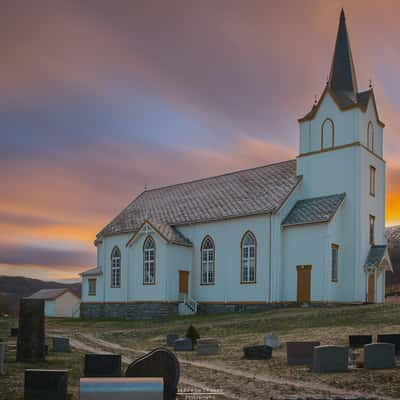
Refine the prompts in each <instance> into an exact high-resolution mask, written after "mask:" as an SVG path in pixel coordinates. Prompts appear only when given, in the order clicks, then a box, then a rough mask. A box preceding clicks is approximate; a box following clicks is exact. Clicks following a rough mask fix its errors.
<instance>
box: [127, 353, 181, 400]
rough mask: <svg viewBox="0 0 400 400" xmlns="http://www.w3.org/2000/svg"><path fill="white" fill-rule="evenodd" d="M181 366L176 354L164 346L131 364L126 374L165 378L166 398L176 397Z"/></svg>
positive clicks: (133, 376)
mask: <svg viewBox="0 0 400 400" xmlns="http://www.w3.org/2000/svg"><path fill="white" fill-rule="evenodd" d="M179 375H180V366H179V361H178V359H177V358H176V356H175V354H174V353H172V352H171V351H169V350H167V349H163V348H159V349H155V350H153V351H151V352H150V353H148V354H146V355H144V356H143V357H140V358H138V359H137V360H135V361H134V362H133V363H132V364H131V365H129V367H128V369H127V370H126V373H125V376H127V377H130V378H146V377H148V378H160V377H161V378H164V396H163V398H164V400H174V399H175V398H176V392H177V386H178V382H179Z"/></svg>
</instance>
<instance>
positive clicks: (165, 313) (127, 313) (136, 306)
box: [81, 303, 178, 320]
mask: <svg viewBox="0 0 400 400" xmlns="http://www.w3.org/2000/svg"><path fill="white" fill-rule="evenodd" d="M177 314H178V303H82V304H81V318H83V319H110V318H115V319H129V320H140V319H160V318H167V317H170V316H172V315H177Z"/></svg>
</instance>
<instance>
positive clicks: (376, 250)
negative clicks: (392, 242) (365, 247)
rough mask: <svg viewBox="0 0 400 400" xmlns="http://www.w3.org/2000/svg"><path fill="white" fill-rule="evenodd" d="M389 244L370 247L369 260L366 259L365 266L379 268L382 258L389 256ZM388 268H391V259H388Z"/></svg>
mask: <svg viewBox="0 0 400 400" xmlns="http://www.w3.org/2000/svg"><path fill="white" fill-rule="evenodd" d="M386 249H387V246H386V245H381V246H377V245H374V246H371V248H370V249H369V253H368V257H367V260H366V261H365V267H367V268H368V267H370V268H371V267H373V268H378V267H380V265H381V262H382V260H383V259H384V257H389V255H388V253H387V251H386ZM388 264H389V265H388V269H389V270H391V269H392V267H391V262H390V259H389V260H388Z"/></svg>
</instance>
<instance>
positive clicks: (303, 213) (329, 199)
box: [282, 193, 346, 227]
mask: <svg viewBox="0 0 400 400" xmlns="http://www.w3.org/2000/svg"><path fill="white" fill-rule="evenodd" d="M345 196H346V194H345V193H341V194H334V195H330V196H323V197H314V198H312V199H305V200H299V201H298V202H297V203H296V204H295V205H294V207H293V208H292V210H291V211H290V212H289V214H288V216H287V217H286V218H285V219H284V221H283V222H282V226H284V227H288V226H293V225H303V224H315V223H321V222H329V221H330V220H331V219H332V218H333V216H334V215H335V214H336V211H337V210H338V208H339V207H340V205H341V204H342V202H343V200H344V198H345Z"/></svg>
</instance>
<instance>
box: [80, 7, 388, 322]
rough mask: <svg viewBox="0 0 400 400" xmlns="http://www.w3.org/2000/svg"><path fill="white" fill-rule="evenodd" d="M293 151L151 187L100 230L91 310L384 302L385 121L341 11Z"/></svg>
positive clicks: (104, 313) (87, 290)
mask: <svg viewBox="0 0 400 400" xmlns="http://www.w3.org/2000/svg"><path fill="white" fill-rule="evenodd" d="M298 122H299V127H300V145H299V154H298V156H297V157H296V159H294V160H289V161H283V162H280V163H275V164H270V165H266V166H262V167H256V168H252V169H248V170H242V171H238V172H234V173H228V174H224V175H220V176H214V177H210V178H205V179H199V180H195V181H191V182H187V183H180V184H176V185H172V186H166V187H161V188H158V189H151V190H146V191H144V192H143V193H141V194H140V195H139V196H138V197H137V198H136V199H134V200H133V201H132V203H130V204H129V205H128V207H127V208H125V209H124V210H123V211H122V212H121V213H120V214H119V215H117V216H116V218H114V219H113V220H112V221H111V222H110V223H109V224H108V225H107V226H106V227H105V228H104V229H103V230H102V231H101V232H100V233H98V235H97V237H96V240H95V245H96V246H97V266H96V268H93V269H91V270H88V271H86V272H83V273H82V274H81V276H82V306H81V315H82V316H83V317H84V318H98V317H119V318H131V319H140V318H158V317H162V316H166V315H170V314H178V313H179V314H191V313H195V312H224V311H235V310H243V309H257V308H268V307H274V306H276V305H279V304H282V305H285V304H291V303H300V304H303V303H365V302H369V303H380V302H383V301H384V295H385V271H387V270H390V269H391V262H390V258H389V256H388V252H387V248H386V240H385V236H384V228H385V161H384V159H383V128H384V124H383V122H382V121H381V120H380V119H379V115H378V111H377V106H376V102H375V97H374V92H373V89H372V87H370V88H369V89H368V90H365V91H362V92H359V90H358V86H357V80H356V74H355V68H354V64H353V59H352V54H351V48H350V43H349V38H348V33H347V29H346V22H345V16H344V12H343V11H342V13H341V16H340V23H339V29H338V33H337V39H336V45H335V49H334V55H333V60H332V66H331V71H330V75H329V79H328V82H327V83H326V87H325V89H324V91H323V93H322V95H321V97H320V99H319V101H318V102H317V103H315V104H314V105H313V107H312V109H311V111H310V112H308V113H307V114H306V115H305V116H304V117H302V118H300V119H299V120H298Z"/></svg>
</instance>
